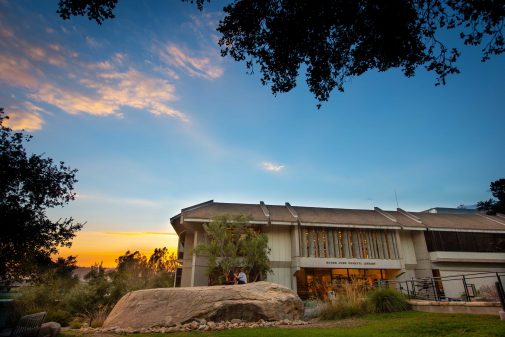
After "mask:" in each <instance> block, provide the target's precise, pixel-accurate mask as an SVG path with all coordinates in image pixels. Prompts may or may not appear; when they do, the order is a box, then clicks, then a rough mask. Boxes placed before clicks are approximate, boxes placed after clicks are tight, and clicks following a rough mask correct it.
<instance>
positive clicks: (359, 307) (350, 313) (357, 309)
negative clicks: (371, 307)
mask: <svg viewBox="0 0 505 337" xmlns="http://www.w3.org/2000/svg"><path fill="white" fill-rule="evenodd" d="M366 312H367V311H366V302H365V301H363V302H362V303H349V302H346V301H344V300H340V299H339V300H336V301H332V302H328V303H326V304H325V305H324V306H323V308H322V309H321V310H320V311H319V317H320V318H321V319H323V320H334V319H343V318H349V317H359V316H363V315H364V314H366Z"/></svg>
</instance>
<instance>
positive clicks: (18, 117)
mask: <svg viewBox="0 0 505 337" xmlns="http://www.w3.org/2000/svg"><path fill="white" fill-rule="evenodd" d="M6 111H7V114H8V116H9V119H8V120H6V121H5V124H6V125H7V126H8V127H10V128H12V129H13V130H27V131H37V130H40V129H41V128H42V124H43V123H44V121H43V120H42V117H41V116H40V114H39V111H42V109H41V108H39V107H37V106H36V105H34V104H32V103H30V102H27V103H25V104H23V107H8V108H7V110H6Z"/></svg>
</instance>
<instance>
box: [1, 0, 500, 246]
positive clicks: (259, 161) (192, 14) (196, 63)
mask: <svg viewBox="0 0 505 337" xmlns="http://www.w3.org/2000/svg"><path fill="white" fill-rule="evenodd" d="M222 5H223V4H222V2H218V1H215V2H214V1H213V2H211V4H210V5H206V8H205V10H204V11H203V12H199V11H198V10H197V9H196V8H195V6H194V5H190V4H186V3H181V2H179V1H165V2H157V1H125V0H120V2H119V5H118V7H117V11H116V16H117V17H116V18H115V19H114V20H110V21H106V22H105V23H104V24H103V25H102V26H99V25H97V24H95V23H94V22H91V21H89V20H88V19H87V18H72V19H71V20H69V21H62V20H61V19H60V18H59V17H58V16H57V15H56V13H55V12H56V7H57V1H56V0H55V1H5V0H2V1H0V37H1V39H0V46H1V49H0V106H3V107H4V108H5V110H6V111H7V113H8V114H9V115H10V116H11V126H12V127H14V128H23V127H24V128H25V129H28V130H29V132H30V133H32V134H33V136H34V139H33V141H32V142H30V143H29V145H28V148H29V150H30V151H32V152H35V153H45V154H46V155H47V156H49V157H52V158H54V159H56V160H63V161H65V162H66V163H67V164H68V165H70V166H71V167H74V168H77V169H78V170H79V172H78V179H79V182H78V184H77V185H76V191H77V193H78V198H77V200H76V201H74V202H73V203H72V204H70V205H69V206H67V207H65V208H63V209H55V210H52V211H51V212H50V215H51V216H52V217H55V218H58V217H67V216H72V217H74V218H75V219H77V220H79V221H87V224H86V226H85V229H84V230H83V233H86V232H89V233H95V234H96V233H106V232H107V233H117V234H118V235H120V234H121V233H124V232H129V233H130V232H139V233H141V232H142V233H144V232H155V233H158V232H162V233H166V232H170V231H172V229H171V228H170V225H169V218H170V217H171V216H173V215H175V214H177V213H178V212H179V211H180V209H181V208H183V207H187V206H190V205H193V204H196V203H199V202H203V201H206V200H209V199H214V200H216V201H223V202H243V203H256V202H259V201H260V200H263V201H265V202H266V203H272V204H278V203H281V204H283V203H284V202H286V201H289V202H290V203H291V204H293V205H308V206H328V207H341V208H372V207H373V206H379V207H381V208H384V209H394V208H396V201H395V191H396V193H397V195H398V201H399V204H400V207H402V208H405V209H409V210H414V211H417V210H423V209H427V208H429V207H433V206H446V207H455V206H457V205H459V204H473V203H475V202H476V201H478V200H483V199H487V198H489V197H490V193H489V191H488V188H489V183H490V182H491V181H493V180H496V179H499V178H503V177H504V176H505V155H504V154H503V153H504V148H505V132H504V131H503V125H505V111H504V106H505V104H504V103H505V84H504V81H503V78H504V75H505V57H503V56H501V57H494V58H492V59H491V60H490V61H488V62H486V63H480V54H479V49H478V48H463V55H462V57H461V59H460V62H459V66H460V68H461V70H462V73H461V74H459V75H455V76H451V77H450V78H449V79H448V84H447V85H446V86H444V87H435V85H434V83H435V76H434V75H433V74H431V73H427V72H426V71H425V70H424V69H423V68H420V69H419V70H418V72H417V75H416V76H415V77H413V78H405V77H404V76H403V75H402V74H401V73H400V72H399V71H397V70H392V71H388V72H385V73H378V72H368V73H366V74H365V75H364V76H361V77H359V78H353V79H351V80H350V81H349V83H348V84H347V86H346V91H345V93H339V92H334V93H333V95H332V96H331V99H330V101H329V102H327V103H324V104H323V106H322V108H321V109H319V110H318V109H317V108H316V104H317V101H316V100H315V99H314V98H313V96H312V95H311V94H310V93H309V92H308V90H307V87H306V85H305V84H304V82H303V77H300V82H299V85H298V87H297V88H296V89H295V90H293V91H292V92H290V93H288V94H282V95H278V96H273V95H272V94H271V93H270V89H269V88H268V87H265V86H262V85H261V84H260V75H259V73H258V72H257V71H256V73H255V74H253V75H248V74H246V69H245V64H243V63H236V62H234V61H232V60H231V59H224V58H221V57H220V55H219V47H218V45H217V39H218V37H219V35H218V33H217V32H216V31H215V27H216V25H217V23H218V21H219V19H220V18H221V17H222V15H223V14H222V12H221V11H220V10H221V8H222ZM80 235H81V236H84V235H85V234H80ZM162 239H164V238H162ZM94 240H95V241H96V240H98V241H96V242H97V244H104V245H106V243H107V242H108V240H109V241H110V237H106V238H105V239H103V240H104V241H103V242H104V243H100V241H99V240H100V239H97V238H96V237H95V239H94ZM128 245H129V246H128V247H125V248H134V249H136V248H135V245H133V244H128ZM130 245H131V247H130Z"/></svg>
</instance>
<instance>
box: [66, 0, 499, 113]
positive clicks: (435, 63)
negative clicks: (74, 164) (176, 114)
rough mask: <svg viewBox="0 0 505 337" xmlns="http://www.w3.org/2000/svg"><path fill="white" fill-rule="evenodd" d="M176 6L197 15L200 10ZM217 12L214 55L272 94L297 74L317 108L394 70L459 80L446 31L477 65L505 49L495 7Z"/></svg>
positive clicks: (101, 3)
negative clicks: (370, 75)
mask: <svg viewBox="0 0 505 337" xmlns="http://www.w3.org/2000/svg"><path fill="white" fill-rule="evenodd" d="M182 1H184V2H190V3H196V5H197V7H198V8H199V9H200V10H201V9H202V8H203V6H204V3H205V0H182ZM209 1H210V0H207V2H209ZM116 4H117V0H60V2H59V9H58V13H59V14H60V16H61V17H62V18H63V19H69V18H70V17H71V16H72V15H87V16H88V18H89V19H90V20H94V21H96V22H97V23H99V24H101V23H102V22H103V21H104V20H106V19H109V18H113V17H114V14H113V10H114V8H115V6H116ZM223 11H224V13H225V16H224V18H223V19H222V20H221V21H220V23H219V26H218V27H217V30H218V31H219V32H220V33H221V37H220V39H219V45H220V46H221V55H222V56H230V57H232V58H233V59H234V60H235V61H240V62H241V61H245V63H246V67H247V69H248V70H249V71H250V72H253V71H254V67H255V65H256V66H257V67H258V68H259V71H260V73H261V82H262V83H263V84H264V85H269V86H270V87H271V90H272V93H273V94H277V93H283V92H288V91H290V90H292V89H293V88H294V87H295V86H296V84H297V80H298V77H299V74H300V72H302V71H304V72H305V77H306V82H307V85H308V87H309V90H310V91H311V93H312V94H313V95H314V96H315V97H316V99H317V100H318V101H319V102H324V101H327V100H328V99H329V97H330V93H331V92H332V91H333V90H334V89H337V90H339V91H344V85H345V83H346V82H347V81H348V80H349V79H350V78H352V77H354V76H360V75H362V74H363V73H365V72H367V71H369V70H377V71H386V70H388V69H393V68H399V69H401V70H402V71H403V73H404V75H405V76H407V77H411V76H414V74H415V72H416V70H417V69H418V68H419V67H420V66H424V67H425V68H426V69H427V70H428V71H432V72H434V73H435V74H436V84H437V85H439V84H445V83H446V78H447V76H448V75H450V74H455V73H459V68H458V67H457V64H456V62H457V60H458V57H459V56H460V50H459V49H458V48H456V47H454V46H449V45H448V43H447V42H446V41H444V40H446V38H447V35H450V34H448V32H451V31H452V32H454V33H455V35H457V36H459V38H461V39H462V41H463V43H464V44H465V45H470V46H482V61H486V60H488V59H489V58H490V57H491V56H492V55H499V54H501V53H503V51H504V50H505V48H504V46H505V43H504V37H503V27H504V17H505V2H504V1H503V0H480V1H467V0H313V1H306V0H234V1H231V3H230V4H229V5H226V6H225V7H224V9H223ZM318 106H320V104H319V105H318Z"/></svg>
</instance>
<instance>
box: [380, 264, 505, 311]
mask: <svg viewBox="0 0 505 337" xmlns="http://www.w3.org/2000/svg"><path fill="white" fill-rule="evenodd" d="M387 283H388V285H389V286H396V288H397V289H398V290H399V291H400V292H402V293H404V294H405V295H407V296H408V297H409V299H419V300H430V301H466V302H470V301H472V299H474V300H475V299H481V300H488V301H492V300H494V301H500V302H501V304H502V307H503V308H505V298H504V297H505V295H504V294H505V291H504V288H505V286H504V284H505V272H498V273H491V272H488V273H471V274H464V275H453V276H444V277H426V278H422V279H412V280H406V281H392V280H389V281H387Z"/></svg>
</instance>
